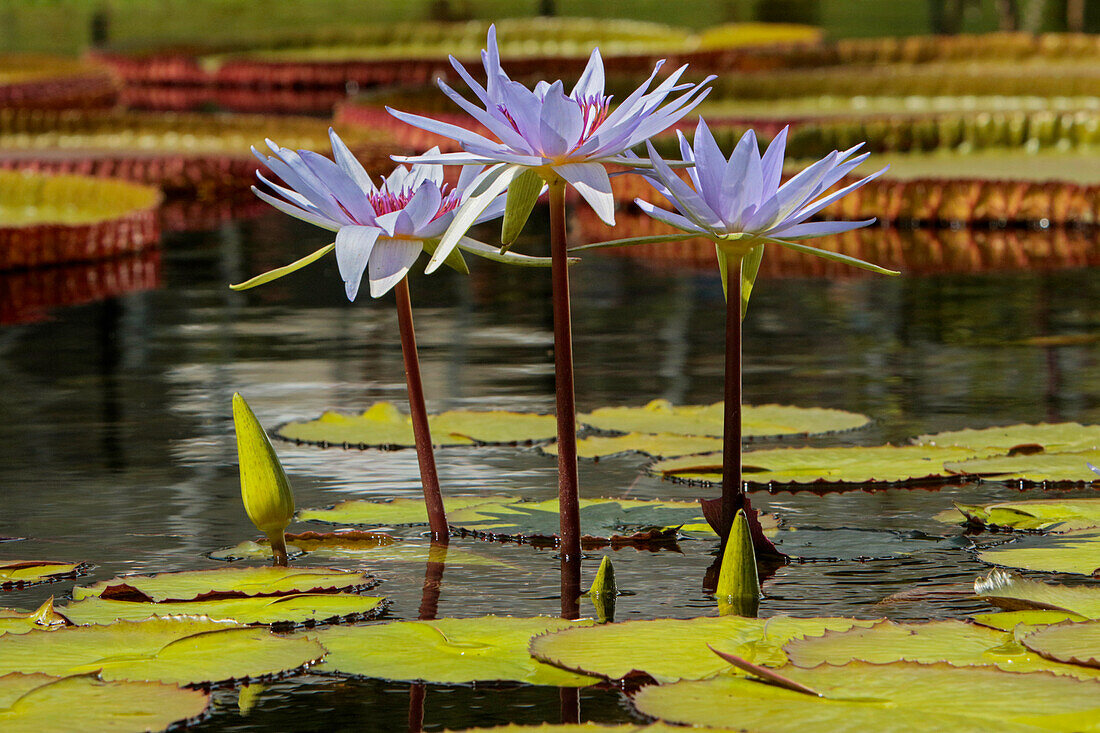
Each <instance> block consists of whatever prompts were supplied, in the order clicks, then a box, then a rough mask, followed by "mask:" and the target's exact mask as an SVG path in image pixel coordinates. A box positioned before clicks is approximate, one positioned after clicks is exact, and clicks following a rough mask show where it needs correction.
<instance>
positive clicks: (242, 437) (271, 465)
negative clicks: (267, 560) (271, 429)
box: [233, 393, 294, 565]
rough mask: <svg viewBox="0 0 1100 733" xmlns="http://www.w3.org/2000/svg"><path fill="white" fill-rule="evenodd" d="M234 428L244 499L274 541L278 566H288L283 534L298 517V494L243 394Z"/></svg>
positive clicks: (258, 524)
mask: <svg viewBox="0 0 1100 733" xmlns="http://www.w3.org/2000/svg"><path fill="white" fill-rule="evenodd" d="M233 425H234V427H235V428H236V430H237V457H238V458H239V460H240V467H241V498H242V499H243V500H244V510H245V512H246V513H247V514H248V518H249V519H251V520H252V523H253V524H255V525H256V528H257V529H259V530H260V531H261V532H263V533H264V534H265V535H267V538H268V540H270V541H271V551H272V553H273V554H274V556H275V564H276V565H286V564H287V556H286V539H285V537H284V535H283V531H284V530H285V529H286V527H287V525H288V524H290V519H291V517H293V516H294V495H293V494H292V493H291V491H290V482H289V481H287V478H286V472H285V471H283V465H282V464H281V463H279V457H278V456H277V455H275V449H274V448H273V447H272V446H271V440H270V439H268V437H267V433H265V432H264V429H263V426H262V425H260V421H259V420H257V419H256V416H255V415H254V414H253V413H252V409H251V408H249V406H248V403H247V402H245V401H244V398H243V397H241V396H240V394H236V393H234V395H233Z"/></svg>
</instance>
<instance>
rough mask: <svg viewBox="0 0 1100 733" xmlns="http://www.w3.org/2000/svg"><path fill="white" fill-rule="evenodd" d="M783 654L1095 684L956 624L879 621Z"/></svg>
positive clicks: (1011, 643)
mask: <svg viewBox="0 0 1100 733" xmlns="http://www.w3.org/2000/svg"><path fill="white" fill-rule="evenodd" d="M783 650H784V651H785V652H786V653H787V657H788V658H789V659H790V661H791V664H793V665H795V666H798V667H817V666H818V665H822V664H830V665H834V664H847V663H849V662H853V661H856V662H869V663H871V664H889V663H891V662H917V663H920V664H936V663H938V662H946V663H947V664H951V665H955V666H959V667H961V666H976V667H996V668H998V669H1000V670H1003V671H1005V672H1037V671H1044V672H1053V673H1054V674H1057V675H1068V676H1071V677H1080V678H1082V679H1085V678H1090V679H1095V678H1100V672H1097V673H1095V674H1093V673H1091V672H1090V671H1089V670H1086V669H1084V668H1081V667H1075V666H1073V665H1069V664H1059V663H1057V662H1051V661H1048V660H1046V659H1043V658H1042V657H1040V656H1038V655H1036V654H1032V653H1031V652H1029V651H1028V650H1027V649H1025V648H1024V647H1022V646H1020V644H1019V643H1017V642H1016V640H1015V639H1014V638H1013V636H1012V634H1010V633H1006V632H1003V631H998V630H996V629H991V628H988V627H985V626H977V625H975V624H968V623H965V622H962V621H928V622H925V623H894V622H893V621H880V622H878V623H876V624H874V625H873V626H871V627H869V628H855V629H851V630H849V631H845V632H827V633H825V634H824V635H823V636H814V637H809V636H808V637H805V638H802V639H796V640H794V641H792V642H790V643H788V644H787V645H786V646H784V647H783Z"/></svg>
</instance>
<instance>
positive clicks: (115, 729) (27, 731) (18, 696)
mask: <svg viewBox="0 0 1100 733" xmlns="http://www.w3.org/2000/svg"><path fill="white" fill-rule="evenodd" d="M209 704H210V694H209V693H208V692H204V691H202V690H195V689H185V688H181V687H179V686H178V685H166V684H162V683H160V682H121V681H115V682H105V681H104V680H101V679H98V678H97V677H96V676H94V675H89V674H82V675H74V676H70V677H55V676H51V675H45V674H21V673H19V672H12V673H10V674H6V675H4V676H2V677H0V730H4V731H5V733H46V732H47V731H62V730H80V731H81V733H127V732H128V731H145V730H161V729H163V728H167V727H168V726H170V725H172V724H173V723H183V722H187V721H191V720H195V719H198V718H199V717H201V716H202V715H204V714H205V713H206V708H207V706H208V705H209Z"/></svg>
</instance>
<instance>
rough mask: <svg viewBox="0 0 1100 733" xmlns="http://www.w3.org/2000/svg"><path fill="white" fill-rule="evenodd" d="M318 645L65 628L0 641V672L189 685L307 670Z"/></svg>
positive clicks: (174, 630)
mask: <svg viewBox="0 0 1100 733" xmlns="http://www.w3.org/2000/svg"><path fill="white" fill-rule="evenodd" d="M324 653H325V649H324V647H322V646H321V645H320V644H318V643H317V642H316V641H313V640H312V639H307V638H305V637H296V638H285V637H280V636H276V635H274V634H272V633H271V632H270V631H269V630H267V629H264V628H254V627H250V626H239V625H237V624H230V623H219V622H214V621H211V620H209V619H195V618H178V619H162V618H157V619H150V620H147V621H119V622H117V623H113V624H111V625H109V626H71V627H68V628H64V629H58V630H57V631H32V632H30V633H29V634H4V635H3V636H0V674H7V673H8V672H41V673H43V674H53V675H60V676H66V675H72V674H84V673H87V672H95V671H97V670H98V671H99V672H100V674H101V676H102V677H103V679H105V680H135V681H142V680H146V681H160V682H174V683H176V684H181V685H192V684H198V683H201V682H218V681H222V680H229V679H243V678H246V677H260V676H264V675H272V674H278V673H282V672H287V671H290V670H293V669H297V668H299V667H302V666H304V665H307V664H311V663H313V662H315V661H317V660H318V659H320V658H321V657H322V656H323V655H324Z"/></svg>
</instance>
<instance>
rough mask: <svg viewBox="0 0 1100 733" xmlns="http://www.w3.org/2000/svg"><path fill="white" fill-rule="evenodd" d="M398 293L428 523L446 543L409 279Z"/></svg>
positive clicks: (434, 538)
mask: <svg viewBox="0 0 1100 733" xmlns="http://www.w3.org/2000/svg"><path fill="white" fill-rule="evenodd" d="M393 291H394V293H395V294H396V296H397V323H398V326H399V328H400V329H401V354H402V356H403V357H404V359H405V382H406V384H407V385H408V389H409V413H410V415H411V416H412V425H413V436H414V437H415V438H416V459H417V461H419V463H420V484H421V486H422V487H423V488H424V505H425V506H426V507H427V509H428V525H429V527H430V528H431V533H432V541H433V542H440V543H444V544H446V543H447V542H448V541H449V540H450V533H449V532H448V530H447V515H446V513H445V512H444V510H443V495H442V494H441V493H440V491H439V476H438V475H437V474H436V470H435V452H434V449H433V448H432V433H431V429H430V428H429V427H428V410H427V408H426V407H425V406H424V384H423V382H422V381H421V378H420V356H419V355H418V354H417V351H416V332H415V330H414V329H413V315H412V301H411V300H410V299H409V281H408V278H402V279H401V281H400V282H399V283H397V285H396V286H394V289H393Z"/></svg>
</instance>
